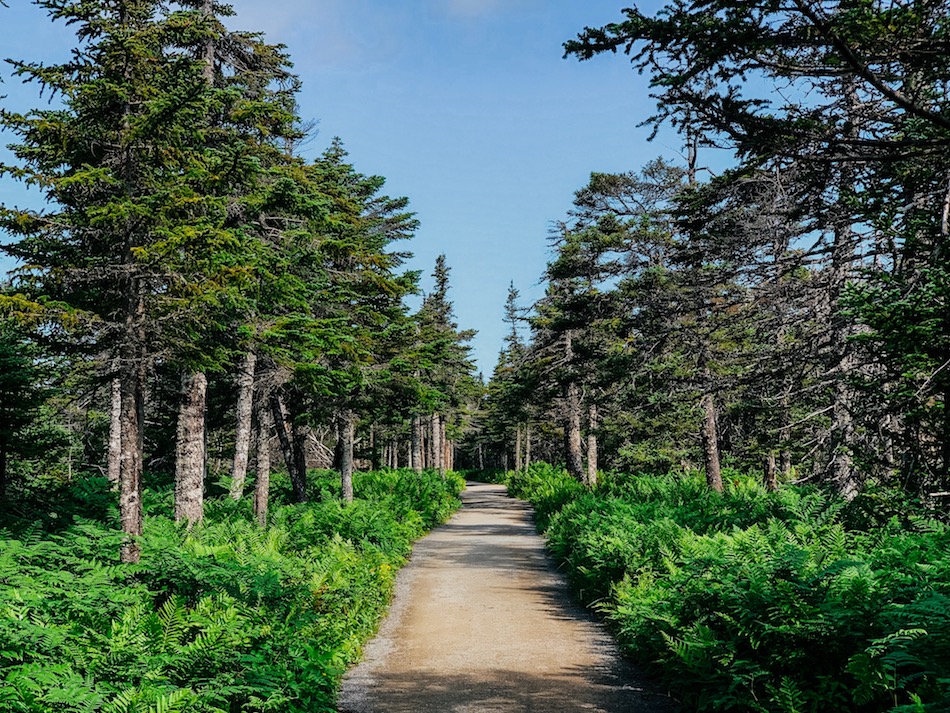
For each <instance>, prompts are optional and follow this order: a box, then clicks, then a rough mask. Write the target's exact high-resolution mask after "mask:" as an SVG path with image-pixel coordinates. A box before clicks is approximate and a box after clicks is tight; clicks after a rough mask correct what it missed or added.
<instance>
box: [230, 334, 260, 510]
mask: <svg viewBox="0 0 950 713" xmlns="http://www.w3.org/2000/svg"><path fill="white" fill-rule="evenodd" d="M256 365H257V355H256V354H254V352H248V353H247V354H246V355H245V356H244V361H243V362H242V363H241V370H240V373H239V374H238V384H237V386H238V397H237V428H236V429H235V437H234V463H233V464H232V466H231V497H232V498H233V499H234V500H240V499H241V497H242V496H243V495H244V481H245V479H246V478H247V461H248V453H249V452H250V449H251V420H252V418H253V413H254V367H255V366H256Z"/></svg>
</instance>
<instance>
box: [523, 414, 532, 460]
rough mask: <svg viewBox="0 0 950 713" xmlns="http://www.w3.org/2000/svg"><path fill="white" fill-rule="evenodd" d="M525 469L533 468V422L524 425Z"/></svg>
mask: <svg viewBox="0 0 950 713" xmlns="http://www.w3.org/2000/svg"><path fill="white" fill-rule="evenodd" d="M524 467H525V468H530V467H531V421H527V422H525V425H524Z"/></svg>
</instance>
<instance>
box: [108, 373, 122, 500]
mask: <svg viewBox="0 0 950 713" xmlns="http://www.w3.org/2000/svg"><path fill="white" fill-rule="evenodd" d="M106 474H107V477H108V478H109V482H110V483H111V484H112V487H113V489H118V487H119V479H120V478H121V477H122V379H121V378H120V377H119V376H114V377H112V394H111V402H110V406H109V462H108V469H107V471H106Z"/></svg>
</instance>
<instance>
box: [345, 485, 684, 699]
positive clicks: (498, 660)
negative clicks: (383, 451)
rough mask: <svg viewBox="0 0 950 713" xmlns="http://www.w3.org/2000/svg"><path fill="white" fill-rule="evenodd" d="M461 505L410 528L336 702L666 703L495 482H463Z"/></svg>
mask: <svg viewBox="0 0 950 713" xmlns="http://www.w3.org/2000/svg"><path fill="white" fill-rule="evenodd" d="M462 500H463V503H464V505H463V508H462V510H460V511H459V513H458V514H456V515H455V517H453V518H452V519H451V520H450V521H449V522H448V523H447V524H445V525H443V526H442V527H440V528H438V529H436V530H434V531H433V532H432V533H431V534H430V535H428V536H427V537H425V538H424V539H422V540H420V541H419V542H418V543H417V544H416V546H415V549H414V550H413V555H412V561H411V562H410V563H409V565H407V566H406V567H405V569H404V570H403V571H402V572H400V574H399V578H398V580H397V584H396V595H395V599H394V601H393V605H392V607H391V609H390V612H389V614H388V616H387V618H386V619H385V620H384V622H383V624H382V626H381V628H380V631H379V634H378V635H377V637H376V638H375V639H374V640H373V641H372V642H370V643H369V644H368V645H367V647H366V650H365V652H364V660H363V663H361V664H360V665H359V666H357V667H356V668H354V669H353V670H352V671H350V672H349V673H348V674H347V676H346V677H345V679H344V681H343V687H342V690H341V694H340V704H339V705H340V711H342V712H344V713H425V712H427V711H432V712H438V713H450V712H451V713H509V712H511V713H514V712H515V711H518V712H522V711H523V712H530V713H555V712H557V713H564V712H567V711H595V712H602V713H622V712H623V713H626V712H630V713H669V712H670V711H673V710H674V706H672V705H671V703H670V701H669V699H668V698H666V696H664V695H662V694H660V693H658V692H657V691H656V689H655V688H651V686H650V685H649V683H648V682H647V681H646V680H645V679H644V678H643V676H642V675H640V674H639V673H638V672H637V671H636V670H635V669H634V668H633V667H631V666H630V665H629V664H628V663H627V662H626V661H624V660H623V659H622V658H621V656H620V654H619V653H618V651H617V648H616V646H615V645H614V643H613V640H612V639H611V637H610V636H609V634H608V633H607V632H606V631H605V630H604V629H603V628H602V626H601V625H600V624H599V623H598V622H597V621H596V620H595V619H594V618H593V617H592V616H591V615H590V614H589V613H588V612H586V611H585V610H584V609H582V608H580V607H579V606H577V605H576V604H574V603H573V601H572V599H571V597H570V594H569V590H568V585H567V582H566V581H565V579H564V578H563V577H562V576H561V575H560V573H558V572H557V571H556V568H555V564H554V562H553V560H552V559H551V558H550V557H549V556H548V554H547V553H546V551H545V549H544V541H543V540H542V538H541V537H539V536H538V535H537V534H536V533H535V528H534V524H533V518H532V512H531V508H530V506H529V505H528V504H527V503H524V502H522V501H519V500H515V499H512V498H509V497H507V495H506V492H505V488H504V486H501V485H484V484H480V483H469V487H468V489H467V490H466V491H465V492H464V493H462Z"/></svg>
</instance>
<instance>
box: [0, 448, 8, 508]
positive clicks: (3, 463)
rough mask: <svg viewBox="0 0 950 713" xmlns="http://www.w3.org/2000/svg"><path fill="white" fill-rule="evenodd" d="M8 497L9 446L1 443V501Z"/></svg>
mask: <svg viewBox="0 0 950 713" xmlns="http://www.w3.org/2000/svg"><path fill="white" fill-rule="evenodd" d="M6 499H7V447H6V444H4V443H0V503H4V502H6Z"/></svg>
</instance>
